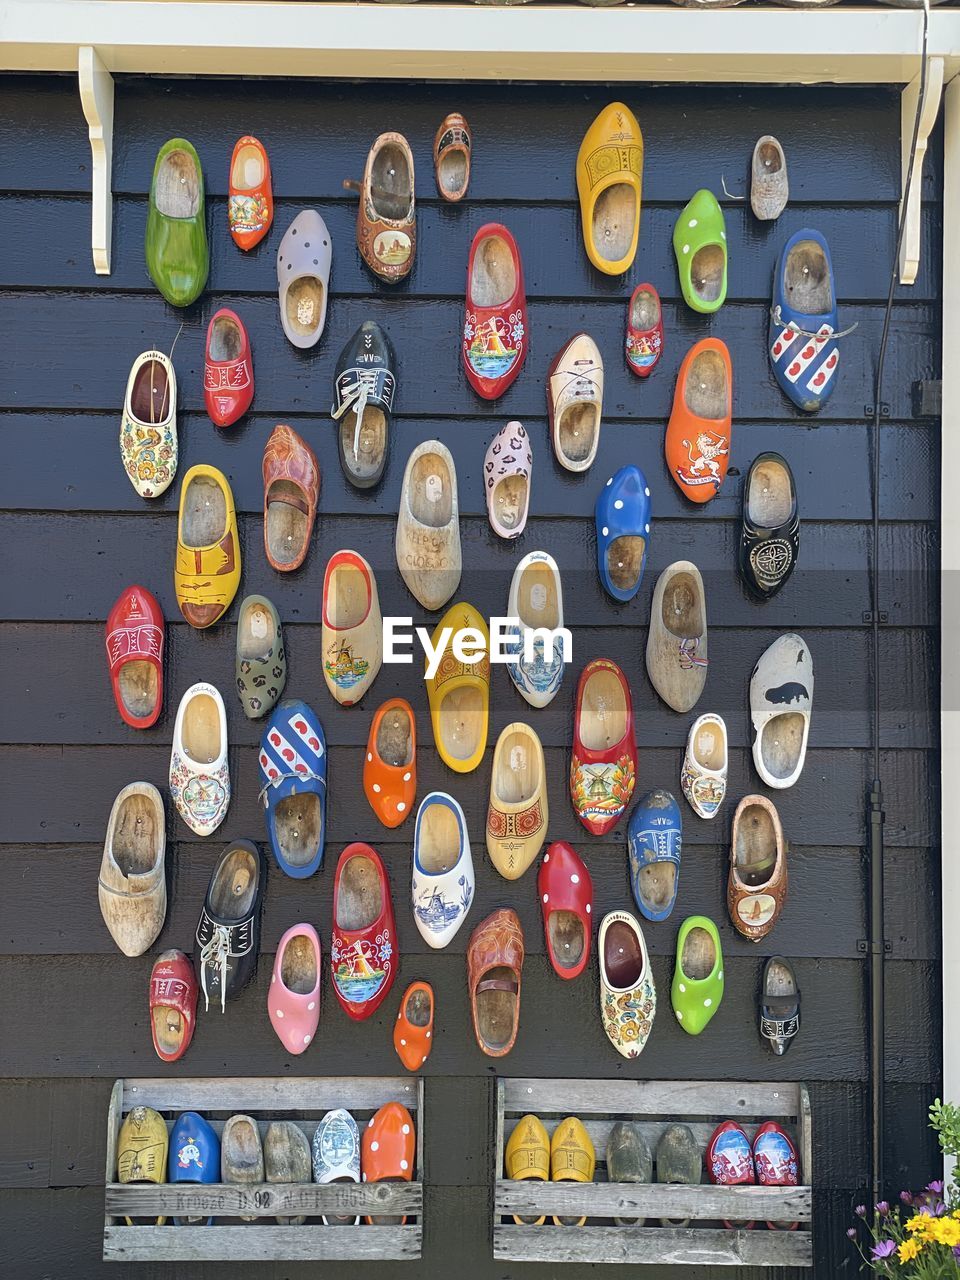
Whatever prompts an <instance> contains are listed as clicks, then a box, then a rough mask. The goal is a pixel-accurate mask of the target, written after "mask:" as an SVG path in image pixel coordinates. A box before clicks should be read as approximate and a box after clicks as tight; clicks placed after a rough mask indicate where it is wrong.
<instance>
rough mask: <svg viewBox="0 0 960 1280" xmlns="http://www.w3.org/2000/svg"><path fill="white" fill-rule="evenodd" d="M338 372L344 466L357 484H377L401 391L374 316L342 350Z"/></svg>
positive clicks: (335, 414)
mask: <svg viewBox="0 0 960 1280" xmlns="http://www.w3.org/2000/svg"><path fill="white" fill-rule="evenodd" d="M333 377H334V383H333V385H334V402H333V406H332V408H331V410H330V416H331V417H332V418H333V420H334V422H336V423H338V424H339V425H338V429H337V444H338V447H339V451H340V466H341V467H342V469H343V474H344V475H345V476H346V477H347V479H348V480H349V481H350V483H351V484H352V485H353V486H354V487H355V488H357V489H372V488H373V486H374V485H375V484H378V483H379V481H380V478H381V476H382V475H383V469H384V467H385V466H386V464H387V450H388V448H389V445H390V415H391V413H392V412H393V398H394V396H395V395H396V391H397V374H396V356H395V355H394V352H393V346H392V345H391V342H390V339H389V338H388V337H387V335H386V333H384V331H383V330H382V329H381V328H380V326H379V325H378V324H377V323H376V321H375V320H364V322H363V324H362V325H361V326H360V328H359V329H358V330H357V331H356V333H355V334H354V335H353V337H352V338H351V339H350V341H349V342H348V343H347V345H346V346H345V347H344V348H343V350H342V351H341V352H340V356H339V359H338V360H337V367H336V371H335V372H334V375H333Z"/></svg>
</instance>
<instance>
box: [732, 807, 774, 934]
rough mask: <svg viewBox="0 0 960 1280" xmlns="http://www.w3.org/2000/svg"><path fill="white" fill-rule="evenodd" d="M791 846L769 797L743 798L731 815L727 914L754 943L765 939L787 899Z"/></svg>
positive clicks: (738, 930)
mask: <svg viewBox="0 0 960 1280" xmlns="http://www.w3.org/2000/svg"><path fill="white" fill-rule="evenodd" d="M788 879H789V877H788V873H787V841H786V839H785V838H784V834H783V827H782V826H781V825H780V815H779V814H778V813H777V810H776V807H775V806H774V805H773V804H771V802H770V801H769V800H768V799H767V797H766V796H744V797H743V799H742V800H741V801H740V803H739V804H738V805H737V809H736V813H734V815H733V830H732V831H731V834H730V871H729V875H728V877H727V910H728V911H729V912H730V919H731V920H732V921H733V927H734V928H735V929H736V930H737V932H738V933H740V934H742V935H743V937H745V938H747V939H748V940H749V941H750V942H759V941H760V940H761V939H762V938H765V937H766V936H767V934H768V933H769V932H770V930H771V929H772V928H773V926H774V925H775V924H776V923H777V921H778V920H779V918H780V913H781V911H782V910H783V904H784V902H785V900H786V897H787V885H788Z"/></svg>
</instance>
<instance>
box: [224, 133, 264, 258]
mask: <svg viewBox="0 0 960 1280" xmlns="http://www.w3.org/2000/svg"><path fill="white" fill-rule="evenodd" d="M227 224H228V226H229V227H230V235H231V236H232V237H233V243H234V244H235V245H236V246H237V248H238V249H245V250H247V249H252V248H253V247H254V245H258V244H259V243H260V241H261V240H262V239H263V237H264V236H265V235H266V234H267V232H268V231H269V230H270V227H271V226H272V225H273V183H272V179H271V176H270V159H269V157H268V155H267V152H266V148H265V147H264V145H263V143H262V142H261V141H260V140H259V138H254V137H252V136H251V135H250V134H244V136H243V137H242V138H238V139H237V141H236V143H235V144H234V148H233V155H232V156H231V157H230V181H229V184H228V196H227Z"/></svg>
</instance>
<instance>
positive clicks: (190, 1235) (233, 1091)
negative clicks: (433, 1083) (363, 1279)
mask: <svg viewBox="0 0 960 1280" xmlns="http://www.w3.org/2000/svg"><path fill="white" fill-rule="evenodd" d="M386 1102H402V1103H403V1105H404V1106H405V1107H406V1108H407V1110H408V1111H409V1112H410V1114H411V1116H412V1118H413V1121H414V1124H415V1126H416V1134H417V1157H416V1160H417V1163H416V1169H415V1170H414V1174H415V1177H416V1178H417V1179H418V1180H417V1181H413V1182H380V1183H369V1184H366V1183H328V1184H326V1185H323V1186H321V1185H318V1184H317V1183H313V1182H310V1183H303V1184H296V1185H286V1184H280V1183H263V1184H262V1185H246V1186H234V1185H232V1184H220V1183H208V1184H191V1183H172V1184H171V1183H166V1184H164V1183H161V1184H158V1185H156V1186H142V1185H138V1186H131V1185H124V1184H121V1183H118V1182H116V1181H115V1178H116V1160H117V1137H118V1134H119V1132H120V1125H121V1124H122V1122H123V1118H124V1116H126V1114H127V1113H128V1112H129V1111H131V1110H132V1109H133V1108H134V1107H137V1106H143V1107H152V1108H153V1109H154V1110H155V1111H158V1112H160V1114H161V1115H162V1116H163V1117H164V1119H165V1120H166V1122H167V1128H168V1130H169V1129H171V1128H172V1127H173V1124H174V1122H175V1121H176V1118H177V1116H178V1115H179V1114H180V1113H181V1112H183V1111H197V1112H199V1113H200V1114H201V1115H202V1116H204V1117H205V1119H207V1120H208V1121H209V1123H210V1124H211V1125H212V1126H213V1128H214V1129H215V1130H216V1131H217V1133H218V1134H219V1133H220V1132H221V1131H222V1129H223V1126H224V1123H225V1122H226V1120H227V1119H228V1118H229V1117H230V1116H232V1115H236V1114H237V1113H245V1114H247V1115H250V1116H252V1117H253V1118H254V1119H256V1120H257V1121H258V1122H259V1124H260V1131H261V1136H262V1135H263V1133H264V1131H265V1129H266V1126H267V1125H268V1124H269V1123H270V1121H271V1120H292V1121H293V1122H294V1123H295V1124H297V1125H298V1126H299V1128H300V1129H302V1130H303V1132H304V1134H306V1136H307V1139H308V1140H309V1141H311V1142H312V1140H313V1135H314V1132H315V1130H316V1127H317V1124H318V1123H319V1121H320V1119H321V1118H322V1117H323V1115H324V1114H325V1113H326V1112H327V1111H330V1110H333V1109H334V1108H335V1107H345V1108H346V1109H347V1111H349V1112H350V1113H351V1114H352V1115H353V1117H354V1119H355V1120H356V1121H357V1124H358V1125H359V1126H360V1127H361V1130H362V1128H363V1124H364V1121H366V1120H367V1119H368V1118H369V1117H370V1116H371V1115H373V1113H374V1112H375V1111H376V1110H377V1109H378V1108H379V1107H381V1106H383V1104H384V1103H386ZM422 1170H423V1081H422V1079H420V1078H418V1077H411V1076H405V1077H375V1078H362V1077H361V1078H356V1079H354V1078H346V1077H344V1078H326V1079H325V1078H320V1077H314V1078H309V1079H305V1078H296V1077H289V1078H288V1077H278V1078H254V1077H251V1078H249V1079H243V1078H222V1079H220V1078H211V1079H204V1080H199V1079H198V1080H178V1079H169V1080H166V1079H156V1080H118V1081H117V1082H116V1083H115V1085H114V1087H113V1093H112V1095H111V1099H110V1109H109V1112H108V1116H107V1171H106V1183H107V1185H106V1195H105V1216H104V1228H103V1257H104V1260H105V1261H123V1262H201V1261H210V1262H216V1261H257V1262H262V1261H269V1260H271V1259H272V1260H278V1261H295V1260H302V1261H324V1260H332V1261H337V1260H349V1259H369V1260H371V1261H373V1260H377V1259H391V1260H404V1259H415V1258H419V1257H420V1253H421V1247H422V1239H423V1183H422V1181H420V1180H419V1179H420V1178H422ZM301 1214H303V1215H306V1217H307V1221H306V1222H305V1223H303V1224H302V1225H300V1226H289V1225H285V1226H281V1225H279V1224H278V1223H276V1222H275V1221H273V1220H274V1219H275V1218H276V1217H277V1216H280V1217H293V1216H298V1215H301ZM332 1214H339V1215H344V1216H346V1215H353V1214H359V1215H361V1222H360V1223H359V1224H358V1225H357V1226H355V1227H349V1226H347V1227H345V1226H325V1225H324V1224H323V1223H322V1222H321V1221H320V1216H321V1215H327V1216H330V1215H332ZM365 1214H370V1215H377V1216H387V1215H390V1216H397V1217H398V1216H401V1215H406V1219H407V1220H406V1222H405V1223H404V1224H403V1225H398V1226H384V1225H367V1224H366V1223H364V1222H363V1221H362V1217H363V1215H365ZM161 1215H163V1216H166V1217H168V1218H170V1217H173V1216H176V1217H187V1216H191V1217H192V1216H206V1217H210V1216H212V1217H214V1219H215V1221H214V1222H213V1223H212V1224H211V1225H210V1226H175V1225H173V1223H172V1222H167V1223H165V1224H164V1225H163V1226H155V1225H154V1226H139V1225H138V1226H127V1224H126V1223H125V1222H124V1221H123V1219H124V1217H132V1218H153V1217H158V1216H161ZM241 1217H249V1218H252V1219H254V1221H251V1222H242V1221H237V1219H239V1218H241Z"/></svg>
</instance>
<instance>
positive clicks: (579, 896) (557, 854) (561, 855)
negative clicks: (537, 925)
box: [537, 840, 593, 979]
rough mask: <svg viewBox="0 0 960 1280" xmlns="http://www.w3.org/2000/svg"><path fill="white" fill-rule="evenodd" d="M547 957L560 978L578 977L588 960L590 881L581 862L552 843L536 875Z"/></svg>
mask: <svg viewBox="0 0 960 1280" xmlns="http://www.w3.org/2000/svg"><path fill="white" fill-rule="evenodd" d="M537 894H538V895H539V898H540V910H541V912H542V914H543V932H544V937H545V938H546V944H547V956H548V958H549V960H550V963H551V965H553V971H554V973H556V974H558V975H559V976H560V977H561V978H568V979H569V978H578V977H579V976H580V974H581V973H583V971H584V969H585V968H586V967H587V963H588V961H589V959H590V937H591V934H592V931H593V921H592V914H593V880H592V879H591V877H590V872H589V871H588V870H587V867H586V864H585V863H584V861H583V859H582V858H580V857H579V856H578V854H577V853H576V852H575V851H574V849H573V848H571V846H570V845H568V844H567V843H566V841H565V840H555V841H554V842H553V844H551V845H550V847H549V848H548V849H547V851H546V853H545V854H544V855H543V861H542V862H541V863H540V870H539V871H538V872H537Z"/></svg>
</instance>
